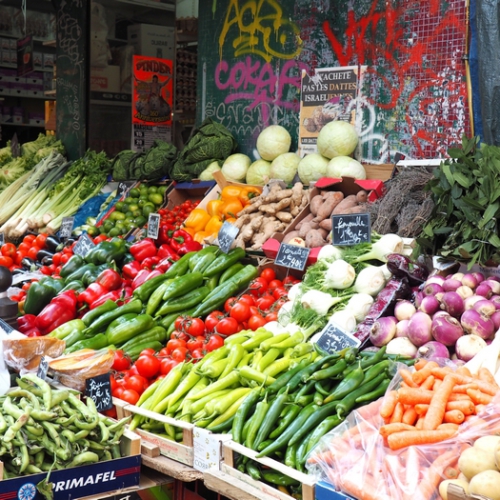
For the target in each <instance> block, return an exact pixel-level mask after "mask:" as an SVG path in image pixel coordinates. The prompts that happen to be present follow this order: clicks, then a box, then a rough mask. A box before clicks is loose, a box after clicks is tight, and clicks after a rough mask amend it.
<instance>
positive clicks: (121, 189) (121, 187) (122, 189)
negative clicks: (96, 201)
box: [117, 181, 134, 198]
mask: <svg viewBox="0 0 500 500" xmlns="http://www.w3.org/2000/svg"><path fill="white" fill-rule="evenodd" d="M133 184H134V183H133V182H127V181H121V182H119V183H118V190H117V194H118V196H119V197H120V198H121V197H122V196H123V195H124V194H125V193H126V192H127V191H128V190H129V189H130V188H131V187H132V185H133Z"/></svg>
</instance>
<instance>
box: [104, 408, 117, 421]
mask: <svg viewBox="0 0 500 500" xmlns="http://www.w3.org/2000/svg"><path fill="white" fill-rule="evenodd" d="M102 414H103V415H106V417H111V418H116V417H117V413H116V408H115V407H114V406H113V408H110V409H109V410H104V411H103V412H102Z"/></svg>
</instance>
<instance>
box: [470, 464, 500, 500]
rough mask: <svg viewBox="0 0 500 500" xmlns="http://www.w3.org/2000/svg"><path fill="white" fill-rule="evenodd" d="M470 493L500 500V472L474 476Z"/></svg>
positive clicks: (489, 471) (492, 499)
mask: <svg viewBox="0 0 500 500" xmlns="http://www.w3.org/2000/svg"><path fill="white" fill-rule="evenodd" d="M469 493H471V494H474V495H483V496H485V497H488V498H490V499H491V500H500V472H498V471H496V470H486V471H483V472H480V473H479V474H477V475H476V476H474V477H473V478H472V479H471V482H470V484H469Z"/></svg>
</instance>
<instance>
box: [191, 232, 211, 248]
mask: <svg viewBox="0 0 500 500" xmlns="http://www.w3.org/2000/svg"><path fill="white" fill-rule="evenodd" d="M208 236H210V234H208V233H207V232H206V231H198V232H197V233H195V235H194V236H193V240H194V241H197V242H198V243H199V244H200V245H203V240H204V239H205V238H207V237H208Z"/></svg>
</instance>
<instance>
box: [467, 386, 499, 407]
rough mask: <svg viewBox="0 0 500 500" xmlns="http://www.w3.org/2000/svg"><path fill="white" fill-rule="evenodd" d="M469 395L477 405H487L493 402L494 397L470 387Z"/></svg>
mask: <svg viewBox="0 0 500 500" xmlns="http://www.w3.org/2000/svg"><path fill="white" fill-rule="evenodd" d="M467 395H468V396H469V397H470V398H471V399H472V402H473V403H474V404H476V405H487V404H489V403H491V401H492V399H493V397H492V396H490V395H489V394H485V393H484V392H481V391H479V390H477V389H468V390H467Z"/></svg>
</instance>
